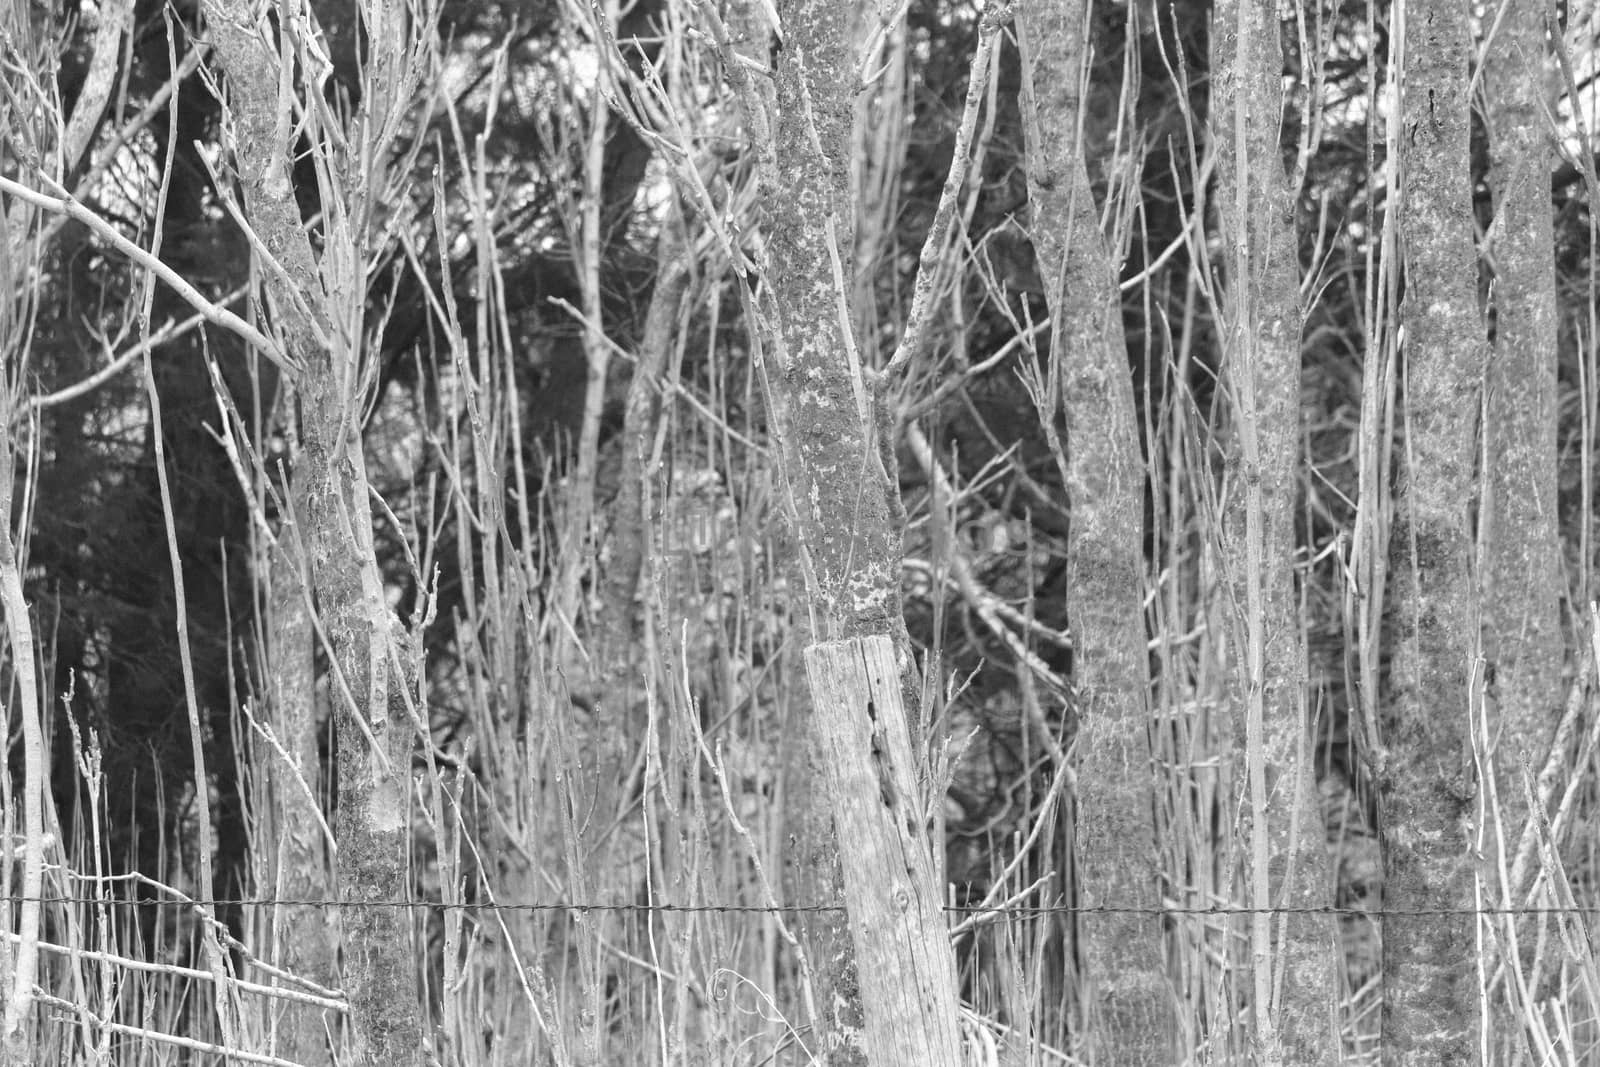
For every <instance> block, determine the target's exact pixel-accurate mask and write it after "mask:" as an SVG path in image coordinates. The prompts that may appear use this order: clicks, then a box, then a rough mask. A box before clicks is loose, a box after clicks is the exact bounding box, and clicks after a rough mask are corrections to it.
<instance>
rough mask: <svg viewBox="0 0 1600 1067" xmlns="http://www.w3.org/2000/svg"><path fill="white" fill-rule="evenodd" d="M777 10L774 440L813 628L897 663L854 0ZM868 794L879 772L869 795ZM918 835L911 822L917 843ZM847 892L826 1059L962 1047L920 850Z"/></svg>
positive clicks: (771, 328)
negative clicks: (856, 276)
mask: <svg viewBox="0 0 1600 1067" xmlns="http://www.w3.org/2000/svg"><path fill="white" fill-rule="evenodd" d="M778 15H779V18H780V21H781V23H782V26H783V47H782V49H781V50H774V52H773V54H772V62H773V65H774V81H775V85H776V107H775V113H774V115H773V120H772V121H771V122H770V123H768V122H765V121H763V116H761V115H759V114H755V112H756V111H757V110H758V109H759V94H757V93H755V92H754V91H752V92H750V93H748V94H747V97H746V99H747V101H749V106H750V110H751V112H752V114H751V115H750V118H751V119H752V129H753V132H754V135H755V137H754V139H755V141H756V151H757V152H758V154H759V155H760V173H761V182H762V197H761V202H762V218H761V223H762V230H763V233H764V234H765V235H766V239H767V260H768V262H767V271H766V275H765V279H764V281H765V283H766V285H767V286H770V288H769V289H767V292H766V293H765V294H763V296H762V299H761V301H760V307H759V314H760V315H761V317H762V318H763V319H764V320H765V329H764V330H763V331H762V337H761V340H762V343H763V345H764V346H765V347H766V349H767V351H766V352H765V356H764V358H765V366H764V370H765V372H766V381H767V387H768V396H769V400H770V401H771V407H772V410H771V415H772V423H773V429H774V431H775V433H776V436H777V438H778V441H779V447H780V449H781V453H782V464H783V484H784V489H785V498H786V501H787V506H788V508H789V509H790V513H789V518H790V520H791V522H792V524H793V527H794V533H795V535H796V540H797V542H798V544H799V548H800V566H801V571H802V574H803V575H804V578H805V589H806V606H807V609H808V611H809V614H810V624H811V626H812V628H813V629H812V639H813V640H814V641H817V642H821V643H822V644H823V645H824V646H827V645H830V644H831V643H833V642H845V643H846V644H855V643H856V641H855V639H861V638H871V637H877V638H883V639H886V640H888V641H889V642H890V645H891V647H892V649H893V657H892V658H893V661H894V663H895V665H896V673H897V674H898V673H900V672H902V671H904V670H906V669H907V667H908V665H909V650H908V642H907V639H906V636H905V624H904V620H903V619H902V618H901V615H900V596H899V591H900V563H901V558H900V557H901V544H900V528H899V525H898V523H897V521H896V515H897V513H898V511H899V508H898V496H897V495H896V494H897V488H896V485H895V482H894V481H893V480H892V479H891V478H890V476H889V472H888V469H887V468H886V466H885V461H884V458H883V456H884V452H885V451H886V450H885V449H884V448H883V447H882V446H883V442H882V441H881V440H880V439H879V437H878V433H879V419H878V418H877V414H876V413H877V411H878V406H877V405H878V397H877V396H876V391H875V389H874V388H873V386H872V383H871V376H870V375H869V374H867V373H865V372H864V370H863V368H862V367H861V364H860V358H859V355H858V353H857V349H856V347H855V343H854V339H853V337H852V336H851V333H850V327H849V323H850V322H852V321H854V318H855V317H854V316H853V315H852V314H851V309H850V308H849V306H848V305H849V296H848V294H849V293H851V292H852V286H851V273H852V272H851V264H852V259H853V256H852V252H851V249H852V242H851V232H852V207H851V199H850V145H851V123H852V120H853V113H854V87H855V82H856V78H857V73H856V70H855V65H854V63H853V62H852V56H853V54H854V49H853V47H852V42H851V40H850V37H849V33H850V26H851V24H852V5H851V3H850V2H849V0H796V2H793V3H788V4H780V5H779V6H778ZM808 658H809V654H808ZM817 680H818V676H816V675H813V685H812V695H813V700H814V703H815V704H817V705H820V704H821V703H822V701H823V700H824V699H829V700H834V701H835V702H838V701H841V700H844V697H843V696H842V695H841V694H840V693H839V692H834V691H832V690H830V691H828V692H823V691H820V690H819V688H818V684H817ZM870 712H871V707H870V706H869V705H867V704H865V703H858V702H854V701H851V702H850V703H849V704H848V705H844V704H841V705H840V706H837V707H830V708H826V709H824V708H822V707H820V706H818V707H816V708H815V710H814V712H813V714H814V715H815V716H818V717H822V716H829V715H831V716H834V717H835V718H842V719H843V720H845V721H849V722H854V723H855V725H856V726H857V727H859V730H858V733H860V736H862V737H866V738H871V737H872V736H873V725H872V720H871V714H870ZM907 713H908V714H907V717H908V718H912V719H914V716H915V710H914V708H912V707H910V706H909V705H908V706H907ZM881 729H891V730H905V729H906V727H905V725H903V724H901V725H896V726H881V727H880V730H881ZM892 743H894V744H895V745H896V746H899V745H901V744H903V745H904V748H903V751H904V753H906V754H907V755H906V758H907V759H908V760H909V759H910V758H911V757H910V755H909V753H911V752H912V751H913V749H912V747H911V735H910V734H909V733H908V734H907V735H906V736H904V737H896V738H894V739H893V742H892ZM879 795H880V794H879V792H878V791H877V790H876V788H874V789H873V792H872V796H873V797H874V798H878V797H879ZM830 800H831V802H832V804H833V814H834V818H835V827H836V832H837V833H840V834H843V833H850V834H855V833H858V832H861V827H860V826H859V825H858V824H851V823H845V822H842V821H841V820H842V819H844V818H845V817H846V816H855V817H860V818H870V819H872V820H874V822H875V823H878V822H881V823H882V824H883V827H884V828H889V829H887V830H886V831H885V832H893V831H892V827H893V826H894V825H895V824H897V823H898V822H900V821H902V820H904V819H905V818H907V817H908V814H909V810H908V809H906V808H898V807H893V806H890V805H887V804H884V803H883V802H882V801H881V800H879V799H875V801H874V804H871V805H865V806H860V805H854V806H853V805H852V803H851V802H850V800H849V798H845V797H842V796H840V795H838V794H837V793H835V795H833V796H831V797H830ZM904 800H905V802H906V804H908V805H909V804H913V803H915V802H916V801H915V798H911V797H906V798H904ZM928 845H929V843H928V842H927V841H926V840H925V839H923V838H918V840H917V843H916V845H915V847H917V848H922V849H926V848H927V847H928ZM908 847H910V846H908ZM902 894H908V895H909V899H913V900H915V901H918V902H921V905H922V906H918V907H911V908H902V909H900V912H899V914H900V917H899V920H898V921H897V923H896V924H895V926H894V929H893V932H892V936H890V937H889V938H888V939H887V945H885V944H884V943H883V941H881V940H879V939H876V938H874V937H872V936H871V935H870V932H869V931H866V930H864V929H863V925H862V921H861V917H862V915H863V914H868V915H870V914H873V913H874V908H873V904H874V902H880V903H881V901H882V900H884V899H885V898H888V899H891V900H900V899H902ZM845 898H846V903H847V907H848V908H849V912H850V918H851V923H850V934H851V940H852V944H853V947H854V949H855V953H856V957H857V961H858V962H859V963H860V964H861V965H862V966H865V965H866V964H867V963H871V965H872V966H874V967H877V968H879V972H878V973H867V972H866V971H864V970H863V971H861V972H860V974H859V982H857V983H856V984H855V987H854V988H852V987H851V984H850V972H851V970H852V969H853V967H854V965H853V964H852V962H851V961H850V960H848V959H845V958H843V957H842V955H840V954H838V953H835V954H834V955H833V957H832V958H831V959H829V960H825V961H820V962H823V963H826V964H829V965H830V966H829V967H828V968H827V969H826V970H823V971H821V972H820V974H819V983H818V984H819V985H820V986H821V987H822V988H819V989H818V990H817V995H818V997H819V999H822V1000H823V1001H824V1002H827V1003H830V1004H834V1005H835V1006H836V1007H837V1008H838V1011H837V1012H836V1013H835V1014H836V1015H839V1016H843V1017H849V1016H852V1015H854V1014H856V1012H855V1006H854V1005H853V1004H849V1003H843V1004H840V1003H839V1001H840V1000H841V998H848V997H851V996H852V995H853V994H857V993H858V994H859V997H860V1015H861V1016H862V1018H864V1020H865V1024H866V1027H865V1034H864V1039H863V1042H862V1046H861V1047H855V1048H852V1047H848V1046H842V1045H841V1044H840V1043H837V1042H834V1041H832V1040H830V1041H829V1045H830V1047H831V1048H832V1049H833V1052H836V1054H837V1056H838V1057H839V1062H851V1061H852V1060H856V1059H859V1055H860V1052H861V1051H863V1049H864V1050H865V1051H866V1052H867V1053H868V1054H869V1056H870V1057H871V1060H872V1062H873V1063H874V1064H875V1067H888V1065H891V1064H900V1063H905V1064H918V1065H921V1064H945V1063H949V1064H955V1063H956V1062H958V1057H959V1055H960V1043H959V1040H957V1039H955V1037H954V1035H955V1033H956V1031H955V1020H956V1019H957V1018H958V1017H959V996H958V990H957V987H956V980H955V975H956V970H955V953H954V948H953V946H952V944H951V942H950V937H949V932H948V929H947V927H946V925H945V922H944V918H943V916H942V914H940V913H939V911H938V909H937V907H936V906H932V907H930V906H928V905H929V902H933V901H940V900H942V899H943V893H942V887H940V886H938V885H935V884H933V882H932V878H931V874H930V873H928V868H922V869H920V870H919V869H917V868H916V867H915V866H914V865H913V866H907V865H905V864H901V865H899V866H898V867H896V868H895V869H887V868H885V869H879V870H877V871H876V872H875V873H871V874H868V873H866V872H863V871H861V870H859V869H858V870H856V871H855V872H852V870H851V869H850V868H848V867H847V868H846V869H845ZM929 961H937V962H936V963H930V962H929ZM908 974H918V975H920V976H923V977H924V978H925V979H926V983H927V984H926V985H923V986H919V988H921V989H922V990H923V994H922V995H921V996H919V997H918V998H913V999H912V1000H911V1001H908V1000H907V998H905V997H902V996H898V995H897V989H896V987H897V986H898V985H899V984H900V983H901V982H902V981H903V980H904V976H905V975H908ZM919 981H920V979H919ZM908 1003H910V1004H912V1006H913V1007H914V1008H915V1010H914V1012H913V1013H912V1014H907V1012H908V1011H911V1008H908V1006H907V1005H908ZM929 1020H949V1026H948V1027H944V1026H942V1025H941V1026H930V1025H929ZM835 1036H843V1035H835ZM833 1052H831V1053H830V1056H831V1055H832V1054H833Z"/></svg>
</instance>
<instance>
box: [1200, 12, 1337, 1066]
mask: <svg viewBox="0 0 1600 1067" xmlns="http://www.w3.org/2000/svg"><path fill="white" fill-rule="evenodd" d="M1278 34H1279V25H1278V15H1277V7H1276V5H1274V4H1272V3H1270V2H1262V0H1219V3H1218V4H1217V8H1216V15H1215V21H1214V23H1213V29H1212V34H1211V44H1212V54H1213V58H1212V64H1211V71H1212V105H1211V126H1212V130H1213V132H1214V136H1215V142H1216V145H1217V156H1218V160H1217V175H1218V187H1217V212H1218V215H1219V217H1220V219H1221V233H1222V244H1223V247H1224V248H1225V249H1226V251H1225V253H1224V263H1225V267H1226V273H1227V286H1228V287H1227V290H1226V292H1225V293H1223V294H1221V297H1220V303H1221V306H1222V309H1223V316H1224V321H1223V323H1222V336H1223V344H1224V362H1225V367H1226V373H1227V376H1228V385H1229V397H1230V399H1231V401H1232V405H1233V423H1232V430H1233V434H1234V439H1233V440H1232V441H1231V442H1230V443H1229V447H1230V449H1231V452H1232V458H1233V460H1234V462H1233V463H1232V464H1230V467H1231V468H1232V469H1234V470H1236V471H1237V473H1238V475H1239V476H1240V477H1241V478H1242V482H1243V484H1242V485H1239V486H1236V487H1235V490H1234V492H1231V493H1230V494H1229V499H1230V501H1233V502H1236V504H1235V506H1233V507H1230V512H1231V513H1230V515H1229V516H1228V519H1229V521H1228V524H1227V533H1226V541H1227V545H1226V552H1227V556H1228V563H1227V570H1228V573H1229V575H1230V577H1231V584H1232V587H1233V610H1234V612H1235V613H1236V616H1237V615H1240V614H1242V616H1243V625H1242V627H1241V628H1240V631H1241V633H1242V634H1243V637H1244V640H1243V641H1242V642H1241V647H1240V651H1239V654H1238V656H1237V662H1236V664H1235V675H1236V677H1237V679H1238V683H1237V690H1238V692H1239V694H1240V695H1241V697H1243V708H1242V709H1240V710H1241V711H1242V712H1243V714H1242V716H1241V715H1239V714H1237V713H1236V715H1235V728H1234V731H1233V734H1234V746H1235V747H1234V759H1235V761H1236V765H1237V761H1238V759H1239V758H1240V757H1241V756H1242V757H1243V759H1244V763H1243V766H1242V768H1241V770H1240V772H1238V773H1236V775H1235V781H1236V782H1238V783H1239V784H1240V786H1242V787H1243V789H1244V792H1243V793H1242V794H1241V795H1240V796H1239V797H1238V798H1237V800H1238V803H1239V810H1240V812H1241V813H1242V815H1243V822H1242V824H1243V825H1246V826H1248V827H1249V839H1248V842H1247V843H1246V845H1245V854H1246V855H1247V856H1248V857H1249V859H1248V862H1247V863H1246V864H1245V871H1246V878H1247V885H1246V900H1247V902H1248V906H1249V907H1250V908H1251V909H1253V910H1252V911H1251V913H1250V956H1251V967H1250V970H1251V972H1252V977H1253V979H1254V982H1253V988H1252V994H1251V995H1252V1008H1253V1018H1252V1020H1251V1024H1250V1028H1251V1030H1252V1031H1253V1034H1254V1040H1255V1042H1256V1043H1257V1045H1258V1047H1259V1048H1260V1050H1261V1056H1262V1062H1264V1063H1276V1062H1283V1060H1284V1059H1285V1058H1287V1061H1288V1062H1291V1063H1296V1064H1313V1063H1331V1062H1332V1061H1333V1058H1334V1056H1335V1053H1336V1052H1337V1050H1338V1048H1339V1041H1338V1023H1337V1013H1336V1011H1335V1010H1334V1009H1335V1005H1336V1001H1337V998H1336V996H1335V994H1334V981H1335V977H1336V973H1337V972H1336V966H1337V957H1336V955H1335V950H1336V945H1337V938H1336V936H1335V928H1334V926H1333V921H1332V919H1331V917H1329V916H1323V915H1310V914H1305V913H1304V912H1301V913H1295V912H1293V911H1291V912H1289V913H1287V914H1282V915H1274V914H1272V913H1271V912H1270V911H1269V910H1268V909H1270V908H1274V907H1287V908H1291V909H1308V908H1324V907H1327V906H1329V905H1331V904H1332V903H1333V892H1332V890H1333V883H1332V878H1331V875H1330V872H1329V869H1328V857H1327V851H1326V849H1325V847H1324V845H1323V841H1322V837H1323V831H1322V820H1321V818H1320V817H1319V805H1318V803H1317V798H1316V776H1315V770H1314V767H1313V765H1312V760H1311V753H1312V743H1313V742H1312V732H1311V729H1310V723H1309V722H1308V721H1307V705H1308V701H1307V693H1306V650H1305V639H1304V633H1303V630H1302V625H1301V621H1300V613H1299V610H1298V603H1297V600H1296V597H1295V581H1294V552H1295V504H1296V500H1297V497H1298V489H1299V480H1300V476H1299V471H1300V463H1299V456H1300V450H1299V444H1300V337H1301V329H1302V321H1303V315H1302V311H1301V305H1300V260H1299V241H1298V238H1297V234H1296V226H1295V215H1296V210H1295V208H1296V205H1295V199H1294V198H1295V190H1294V189H1292V188H1290V183H1289V179H1288V176H1287V175H1286V174H1285V171H1284V160H1283V150H1282V148H1281V147H1280V145H1279V143H1278V141H1279V131H1280V129H1281V127H1282V101H1283V55H1282V51H1281V48H1280V45H1279V42H1278ZM1241 512H1242V514H1240V513H1241ZM1241 727H1242V729H1241ZM1240 742H1243V743H1242V745H1241V744H1240Z"/></svg>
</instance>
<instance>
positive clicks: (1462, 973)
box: [1373, 0, 1484, 1064]
mask: <svg viewBox="0 0 1600 1067" xmlns="http://www.w3.org/2000/svg"><path fill="white" fill-rule="evenodd" d="M1468 10H1469V9H1468V5H1466V4H1465V3H1462V2H1461V0H1420V2H1419V3H1417V4H1416V5H1415V6H1414V7H1412V6H1409V5H1408V7H1407V9H1406V12H1405V19H1406V21H1405V31H1404V39H1403V41H1402V42H1400V43H1399V44H1398V45H1397V47H1400V48H1401V49H1402V51H1401V56H1402V60H1401V70H1402V72H1403V80H1404V88H1403V123H1404V129H1403V132H1402V134H1401V153H1402V158H1401V171H1402V196H1403V202H1402V204H1401V207H1400V209H1401V211H1402V215H1401V222H1400V226H1401V235H1402V240H1403V242H1404V245H1405V252H1406V255H1405V297H1404V302H1403V304H1402V306H1401V321H1402V322H1403V324H1404V329H1405V342H1404V343H1405V350H1404V352H1403V358H1404V360H1405V372H1406V377H1405V380H1404V385H1403V394H1404V404H1405V440H1404V444H1403V459H1402V463H1401V475H1400V483H1399V491H1398V493H1399V499H1398V501H1397V502H1396V508H1395V517H1394V525H1393V527H1392V529H1391V532H1390V542H1389V546H1390V573H1391V575H1392V583H1391V586H1390V589H1391V596H1390V600H1389V613H1390V619H1389V625H1390V628H1391V634H1392V638H1393V646H1392V647H1393V662H1392V664H1391V667H1390V677H1389V700H1388V707H1387V715H1386V716H1385V721H1384V722H1383V724H1382V725H1383V732H1384V735H1385V736H1384V739H1383V742H1382V745H1383V748H1382V749H1381V750H1380V751H1379V752H1377V753H1375V754H1374V758H1373V763H1374V769H1375V770H1376V772H1377V781H1378V787H1379V804H1380V812H1381V819H1382V830H1383V859H1384V908H1385V910H1386V911H1387V912H1388V913H1389V914H1388V916H1387V917H1386V918H1385V919H1384V922H1383V973H1384V1007H1383V1043H1384V1062H1385V1063H1399V1064H1460V1063H1467V1062H1470V1061H1471V1060H1472V1058H1473V1057H1474V1056H1475V1055H1476V1050H1477V1023H1476V1016H1477V976H1476V973H1475V970H1474V968H1473V967H1471V966H1470V965H1468V964H1467V962H1466V961H1469V960H1471V959H1472V958H1473V957H1474V956H1475V955H1476V952H1477V946H1476V944H1475V939H1474V927H1475V922H1476V919H1475V917H1474V916H1473V914H1472V909H1473V908H1474V907H1475V906H1476V901H1475V900H1474V897H1473V861H1472V857H1471V853H1470V851H1469V849H1470V845H1471V841H1470V839H1469V836H1468V830H1469V822H1468V820H1469V819H1470V817H1471V815H1472V796H1473V792H1474V789H1475V783H1474V779H1473V770H1472V752H1471V745H1470V740H1471V736H1470V728H1469V717H1468V704H1469V701H1470V700H1471V699H1472V693H1471V691H1470V688H1469V673H1468V672H1469V666H1470V664H1471V663H1472V660H1473V656H1474V654H1475V650H1476V648H1477V636H1478V635H1477V617H1476V612H1477V605H1476V603H1475V597H1474V590H1473V585H1472V582H1473V576H1472V572H1471V567H1470V563H1471V553H1472V538H1471V533H1470V527H1469V525H1468V518H1469V517H1468V506H1469V504H1470V502H1471V499H1472V488H1473V479H1472V469H1473V462H1472V460H1473V428H1474V423H1475V417H1476V415H1477V405H1478V391H1477V386H1478V381H1479V379H1478V375H1479V372H1480V369H1481V367H1482V360H1483V354H1484V337H1483V329H1482V323H1481V321H1480V319H1479V316H1478V293H1477V276H1478V263H1477V257H1476V253H1475V249H1474V247H1473V216H1472V184H1471V178H1470V175H1469V167H1468V164H1469V156H1468V135H1469V130H1470V117H1469V113H1468V106H1469V97H1468V84H1467V79H1468V76H1469V60H1470V59H1471V51H1470V47H1469V45H1470V36H1469V32H1468V25H1467V18H1468ZM1416 911H1423V912H1428V914H1395V913H1396V912H1416Z"/></svg>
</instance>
